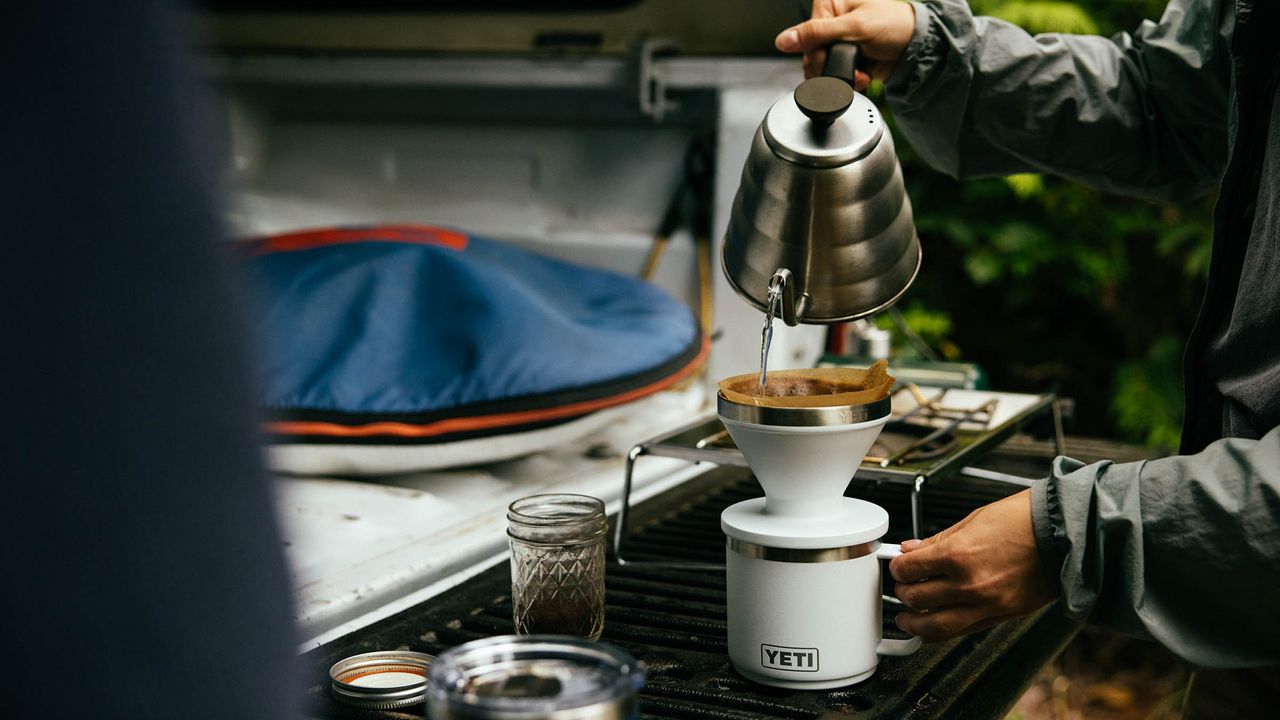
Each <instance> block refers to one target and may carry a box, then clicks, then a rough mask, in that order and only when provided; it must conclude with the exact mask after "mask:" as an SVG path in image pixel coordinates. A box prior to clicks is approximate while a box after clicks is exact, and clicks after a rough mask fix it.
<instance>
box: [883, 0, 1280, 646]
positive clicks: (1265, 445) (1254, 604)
mask: <svg viewBox="0 0 1280 720" xmlns="http://www.w3.org/2000/svg"><path fill="white" fill-rule="evenodd" d="M914 6H915V10H916V32H915V35H914V37H913V39H912V41H911V44H910V46H909V47H908V49H907V51H906V55H905V57H904V58H903V60H902V61H901V62H900V64H899V66H898V68H897V69H896V70H895V72H894V74H893V76H892V77H891V78H890V79H889V82H888V83H887V86H886V96H887V99H888V102H889V106H890V107H891V108H892V110H893V112H894V116H895V118H896V120H897V122H898V126H899V128H900V129H901V130H902V131H903V132H904V133H905V135H906V136H907V138H908V139H909V140H910V141H911V144H912V145H913V147H915V148H916V150H917V151H919V152H920V153H921V154H922V155H923V156H924V158H925V159H926V160H927V161H928V162H929V163H930V164H932V165H933V166H935V167H937V168H938V169H940V170H942V171H944V172H946V173H948V174H950V175H952V176H955V177H970V176H975V175H995V174H1007V173H1012V172H1026V171H1044V172H1049V173H1053V174H1057V175H1062V176H1065V177H1068V178H1071V179H1074V180H1076V181H1079V182H1082V183H1085V184H1087V185H1091V186H1094V187H1097V188H1101V189H1104V190H1109V191H1115V192H1121V193H1125V194H1129V195H1141V196H1146V197H1156V198H1165V199H1177V198H1182V197H1188V196H1192V195H1195V194H1198V193H1201V192H1204V191H1206V190H1208V189H1211V188H1212V187H1214V186H1215V185H1216V183H1217V182H1218V181H1219V179H1220V175H1221V173H1222V171H1223V167H1224V165H1225V162H1226V156H1227V142H1228V127H1229V126H1231V125H1234V118H1229V117H1228V112H1229V110H1228V108H1229V91H1230V89H1231V88H1230V62H1231V60H1230V57H1229V55H1228V48H1229V41H1230V37H1231V33H1232V29H1233V24H1234V15H1233V11H1232V7H1231V3H1227V2H1221V3H1219V2H1208V1H1205V2H1191V1H1189V0H1174V1H1173V2H1171V3H1170V4H1169V6H1168V9H1167V10H1166V11H1165V14H1164V17H1163V18H1162V19H1161V20H1160V22H1159V23H1144V24H1143V25H1142V26H1141V27H1140V28H1139V29H1138V30H1137V31H1136V32H1135V33H1133V34H1132V35H1128V34H1121V35H1118V36H1116V37H1114V38H1112V39H1110V40H1108V39H1105V38H1101V37H1085V36H1071V35H1055V34H1046V35H1039V36H1035V37H1032V36H1030V35H1028V34H1027V33H1026V32H1024V31H1022V30H1021V29H1019V28H1017V27H1015V26H1013V25H1010V24H1008V23H1005V22H1002V21H999V20H995V19H991V18H981V17H977V18H976V17H973V15H972V14H971V13H970V11H969V9H968V7H967V5H966V4H965V3H963V2H956V1H954V0H930V1H929V2H925V3H915V4H914ZM1032 517H1033V521H1034V525H1035V529H1036V535H1037V541H1038V543H1039V546H1040V550H1041V553H1042V555H1043V556H1044V557H1045V559H1046V561H1047V562H1049V563H1050V564H1051V566H1053V567H1057V568H1060V581H1061V586H1062V592H1063V600H1064V605H1065V607H1066V610H1067V612H1068V613H1069V614H1070V615H1071V616H1073V617H1075V618H1077V619H1080V620H1086V621H1088V622H1091V623H1095V624H1097V625H1101V626H1104V627H1109V628H1112V629H1114V630H1118V631H1120V632H1124V633H1128V634H1132V635H1137V636H1141V637H1150V638H1154V639H1156V640H1158V641H1160V642H1161V643H1163V644H1164V645H1166V646H1167V647H1169V648H1170V649H1171V650H1173V651H1174V652H1175V653H1177V654H1178V655H1180V656H1181V657H1183V658H1186V659H1187V660H1189V661H1191V662H1193V663H1196V664H1199V665H1204V666H1210V667H1245V666H1258V665H1268V664H1275V663H1280V621H1278V620H1277V618H1276V613H1277V612H1280V582H1277V578H1278V577H1280V429H1276V430H1272V431H1271V432H1269V433H1267V434H1266V435H1265V436H1264V437H1262V438H1261V439H1260V440H1244V439H1229V440H1219V441H1218V442H1215V443H1213V444H1211V445H1209V446H1208V448H1206V449H1205V450H1204V451H1202V452H1200V453H1198V454H1196V455H1187V456H1178V457H1172V458H1166V459H1163V460H1153V461H1149V462H1142V463H1127V464H1114V463H1109V462H1103V463H1097V464H1094V465H1089V466H1084V465H1082V464H1081V463H1079V462H1076V461H1074V460H1070V459H1067V458H1059V459H1058V460H1056V461H1055V463H1054V465H1053V468H1052V474H1051V476H1050V477H1049V478H1047V479H1045V480H1041V481H1039V482H1037V483H1036V484H1035V485H1034V486H1033V487H1032Z"/></svg>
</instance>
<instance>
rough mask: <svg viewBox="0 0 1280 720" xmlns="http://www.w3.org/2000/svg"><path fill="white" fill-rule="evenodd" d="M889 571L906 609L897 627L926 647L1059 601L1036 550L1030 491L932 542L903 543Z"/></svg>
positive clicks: (976, 515)
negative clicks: (913, 636)
mask: <svg viewBox="0 0 1280 720" xmlns="http://www.w3.org/2000/svg"><path fill="white" fill-rule="evenodd" d="M889 572H890V574H892V575H893V579H894V580H895V581H896V583H897V584H896V586H895V588H894V592H895V594H896V595H897V596H898V599H899V600H901V601H902V602H903V603H904V604H905V605H906V606H907V607H908V608H910V610H909V611H908V612H903V613H900V614H899V615H898V617H897V623H898V627H900V628H902V629H903V630H905V631H907V632H909V633H911V634H912V635H919V636H920V637H922V638H924V639H926V640H945V639H947V638H952V637H956V636H957V635H966V634H968V633H971V632H977V631H978V630H983V629H985V628H988V627H991V626H992V625H996V624H998V623H1001V622H1004V621H1005V620H1009V619H1011V618H1014V617H1017V616H1019V615H1026V614H1027V613H1030V612H1033V611H1035V610H1038V609H1040V608H1041V607H1043V606H1044V605H1046V604H1048V603H1050V602H1052V601H1053V600H1054V599H1056V598H1057V596H1058V584H1057V581H1056V579H1055V578H1054V577H1053V573H1052V571H1051V570H1050V569H1049V568H1046V567H1044V563H1042V562H1041V560H1040V552H1039V550H1038V549H1037V548H1036V538H1035V532H1034V530H1033V529H1032V526H1031V491H1030V490H1024V491H1022V492H1020V493H1018V494H1016V495H1012V496H1010V497H1007V498H1005V499H1004V500H1000V501H998V502H994V503H992V504H990V505H987V506H985V507H980V508H978V509H977V510H974V511H973V512H972V513H970V514H969V516H968V517H966V518H965V519H964V520H961V521H960V522H958V523H956V524H955V525H952V526H951V527H949V528H947V529H946V530H943V531H942V532H940V533H938V534H937V535H934V536H933V537H931V538H927V539H925V540H908V541H906V542H904V543H902V555H901V556H899V557H896V558H894V559H893V561H892V562H891V563H889Z"/></svg>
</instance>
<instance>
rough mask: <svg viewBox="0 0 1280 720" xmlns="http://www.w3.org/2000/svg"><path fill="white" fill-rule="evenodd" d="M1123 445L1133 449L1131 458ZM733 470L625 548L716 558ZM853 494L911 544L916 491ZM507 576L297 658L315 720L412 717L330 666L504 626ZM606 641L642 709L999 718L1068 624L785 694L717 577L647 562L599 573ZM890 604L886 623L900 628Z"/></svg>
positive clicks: (956, 498)
mask: <svg viewBox="0 0 1280 720" xmlns="http://www.w3.org/2000/svg"><path fill="white" fill-rule="evenodd" d="M1068 449H1069V450H1071V451H1072V452H1073V455H1075V456H1076V457H1080V458H1081V459H1085V460H1088V459H1091V458H1099V457H1107V456H1110V457H1114V458H1116V459H1125V451H1124V448H1123V447H1120V446H1114V445H1112V444H1109V443H1102V444H1099V443H1093V444H1085V445H1083V446H1071V447H1069V448H1068ZM1051 452H1052V445H1051V444H1050V443H1037V442H1034V441H1026V440H1023V439H1018V440H1017V441H1016V442H1008V443H1006V444H1005V446H1003V447H1002V448H1001V451H1000V452H999V453H995V454H993V455H992V456H991V457H989V458H988V460H989V462H988V463H987V465H988V467H992V468H994V469H995V470H997V471H1009V472H1034V468H1044V467H1045V466H1046V465H1047V463H1048V460H1049V458H1050V457H1051ZM1130 454H1131V453H1130ZM1018 489H1019V488H1017V487H1016V486H1012V485H1009V484H1007V483H1000V482H995V481H990V480H984V479H980V478H971V477H965V476H958V477H955V478H953V479H952V480H951V481H949V482H947V483H943V484H940V485H939V486H938V487H936V488H934V489H933V490H932V491H931V494H930V498H929V502H930V513H929V523H928V525H927V526H926V527H925V528H923V531H924V532H925V533H926V534H927V533H932V532H936V531H937V530H940V529H941V528H943V527H945V526H947V525H949V524H951V523H954V522H955V521H957V520H959V519H961V518H963V517H964V516H965V515H966V514H968V513H969V512H970V511H971V510H973V509H974V508H976V507H978V506H979V505H982V504H985V503H987V502H991V501H993V500H995V499H998V498H1000V497H1004V496H1006V495H1007V494H1009V493H1011V492H1013V491H1016V490H1018ZM761 494H762V493H761V490H760V488H759V485H758V484H757V483H756V481H755V480H754V478H752V477H751V476H750V474H749V473H748V472H747V471H746V470H745V469H744V468H740V467H733V466H726V467H718V468H715V469H712V470H710V471H709V472H707V473H705V474H703V475H700V476H698V477H697V478H694V479H693V480H690V481H688V482H686V483H684V484H683V485H681V486H679V487H677V488H675V489H673V490H670V491H668V492H666V493H663V494H662V495H659V496H657V497H655V498H652V499H650V500H648V501H646V502H644V503H641V504H639V505H637V506H636V507H635V508H633V509H632V510H633V512H632V514H631V527H632V533H631V540H630V541H629V547H630V552H631V553H632V554H633V556H634V557H635V558H636V559H637V560H645V561H658V560H661V561H680V562H686V563H690V564H696V563H709V562H723V555H724V536H723V535H722V534H721V532H720V529H719V517H720V512H721V510H723V509H724V508H725V507H727V506H729V505H731V504H733V503H735V502H738V501H739V500H743V499H746V498H749V497H758V496H760V495H761ZM848 494H849V495H852V496H856V497H861V498H864V499H867V500H871V501H873V502H876V503H878V504H880V505H881V506H883V507H885V509H886V510H888V511H889V514H890V532H889V535H888V536H887V537H886V540H888V541H891V542H897V541H900V540H902V539H905V538H906V537H907V535H908V532H907V529H908V528H910V527H911V525H910V522H909V520H910V517H911V498H910V493H909V492H908V491H907V488H905V487H904V486H902V485H900V484H896V483H885V482H881V481H876V480H870V479H862V478H861V477H860V478H859V479H858V480H855V481H854V482H853V483H852V485H851V486H850V489H849V493H848ZM510 588H511V576H510V568H509V565H508V564H507V563H502V564H500V565H497V566H495V567H493V568H491V569H489V570H487V571H485V572H482V573H480V574H479V575H477V576H475V577H473V578H471V579H470V580H468V581H467V582H465V583H463V584H462V585H459V586H458V587H455V588H453V589H451V590H449V591H446V592H444V593H442V594H441V595H439V596H437V597H435V598H432V599H430V600H427V601H425V602H423V603H421V604H419V605H416V606H414V607H411V608H409V609H407V610H404V611H402V612H400V613H398V614H396V615H393V616H391V617H389V618H386V619H385V620H382V621H380V622H377V623H375V624H373V625H370V626H368V627H366V628H363V629H361V630H358V631H356V632H354V633H352V634H350V635H347V636H345V637H342V638H340V639H338V640H335V641H333V642H331V643H329V644H327V645H324V646H322V647H319V648H316V649H315V650H312V651H310V652H308V653H307V654H306V655H305V656H304V660H305V662H306V665H307V668H308V672H309V674H310V687H309V690H308V696H309V699H310V705H311V715H312V716H313V717H318V718H413V717H420V716H421V713H422V708H421V707H417V708H409V709H407V710H406V711H398V712H397V711H377V712H370V711H360V710H355V709H352V708H348V707H346V706H343V705H340V704H338V703H336V702H335V701H334V700H333V699H332V698H331V697H330V696H329V689H328V688H329V685H328V675H327V670H328V668H329V666H330V665H331V664H332V663H334V662H336V661H337V660H339V659H341V658H343V657H346V656H348V655H353V654H356V653H361V652H370V651H373V650H390V649H397V648H401V649H408V650H415V651H420V652H426V653H431V654H438V653H440V652H442V651H444V650H446V649H447V648H449V647H452V646H454V645H457V644H459V643H463V642H467V641H469V640H476V639H480V638H484V637H489V636H493V635H499V634H506V633H510V632H512V630H513V623H512V619H511V601H510ZM605 600H606V620H605V631H604V638H603V639H604V640H606V641H608V642H611V643H614V644H617V645H619V646H621V647H623V648H625V649H626V650H628V651H629V652H631V653H632V654H634V655H635V656H636V657H637V658H639V659H640V660H642V661H643V662H644V663H645V665H646V667H647V669H648V678H649V679H648V684H647V685H646V687H645V689H644V690H643V692H642V694H641V699H640V709H641V714H642V717H645V718H655V719H656V718H721V719H723V720H748V719H751V718H756V719H759V718H819V717H832V716H849V717H855V718H894V719H900V718H943V717H945V718H961V719H963V718H978V717H985V718H992V717H1001V716H1002V715H1003V713H1004V712H1005V710H1006V709H1007V708H1008V706H1009V705H1011V704H1012V703H1013V701H1014V700H1015V699H1016V697H1017V695H1018V694H1019V692H1020V691H1021V689H1022V688H1023V687H1025V686H1026V685H1027V683H1029V682H1030V680H1031V678H1032V676H1033V675H1034V674H1035V673H1036V671H1037V670H1038V669H1039V668H1040V667H1041V666H1042V665H1043V664H1044V663H1045V662H1047V661H1048V660H1049V659H1050V658H1052V657H1054V656H1055V655H1056V654H1057V653H1058V652H1059V651H1060V650H1061V648H1062V647H1063V646H1064V645H1065V644H1066V643H1067V642H1068V641H1069V640H1070V638H1071V637H1072V636H1073V634H1074V633H1075V631H1076V627H1077V626H1076V625H1074V624H1073V623H1071V622H1070V621H1068V620H1067V619H1066V618H1064V617H1063V615H1062V613H1061V612H1060V611H1059V610H1058V608H1057V606H1056V605H1054V606H1050V607H1049V608H1047V609H1046V610H1043V611H1041V612H1039V613H1036V614H1034V615H1032V616H1029V617H1025V618H1021V619H1017V620H1014V621H1011V622H1009V623H1005V624H1003V625H1000V626H997V627H995V628H992V629H990V630H986V631H983V632H980V633H977V634H974V635H971V636H968V637H964V638H959V639H956V640H952V641H948V642H944V643H935V644H926V645H925V646H924V647H923V648H922V649H921V650H920V651H919V652H917V653H916V654H915V655H912V656H909V657H903V658H885V659H884V660H883V661H882V663H881V665H880V668H879V669H878V670H877V671H876V674H875V675H874V676H873V677H872V678H871V679H869V680H867V681H865V682H863V683H860V684H858V685H855V686H852V687H848V688H842V689H837V690H830V691H792V690H782V689H777V688H769V687H765V686H761V685H757V684H755V683H752V682H750V681H748V680H746V679H744V678H743V677H741V676H740V675H738V674H737V673H736V672H735V671H734V670H733V669H732V667H731V666H730V664H729V659H728V656H727V654H726V653H727V649H726V628H725V579H724V574H723V572H716V571H707V570H706V569H701V570H679V569H670V568H666V567H654V566H647V565H643V564H637V565H633V566H621V565H619V564H617V563H616V562H610V563H609V564H608V567H607V570H606V594H605ZM894 612H895V608H894V607H892V606H891V605H889V606H886V607H885V613H884V615H885V620H886V627H885V632H886V635H888V636H891V637H893V636H897V637H902V635H901V634H900V633H899V632H898V631H897V629H896V627H895V626H893V624H892V618H893V615H894Z"/></svg>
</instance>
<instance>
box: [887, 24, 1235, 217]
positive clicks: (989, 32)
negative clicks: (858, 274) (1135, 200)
mask: <svg viewBox="0 0 1280 720" xmlns="http://www.w3.org/2000/svg"><path fill="white" fill-rule="evenodd" d="M1226 4H1227V5H1229V3H1226ZM912 5H913V6H914V7H915V11H916V30H915V35H914V36H913V38H912V40H911V43H910V45H909V46H908V47H907V50H906V53H905V56H904V57H903V59H902V60H901V61H900V62H899V64H898V67H897V68H896V70H895V71H894V74H893V76H892V77H890V78H889V82H888V83H887V85H886V97H887V99H888V102H889V107H890V108H891V109H892V110H893V114H894V118H895V119H896V120H897V123H898V127H899V128H900V129H901V130H902V131H903V133H905V134H906V136H907V138H908V139H909V140H911V145H912V147H914V148H915V149H916V150H917V151H918V152H919V153H920V154H921V155H922V156H923V157H924V159H925V160H926V161H928V162H929V164H930V165H932V166H933V167H935V168H937V169H939V170H941V171H943V172H945V173H947V174H948V175H951V176H952V177H957V178H960V177H973V176H979V175H1006V174H1009V173H1016V172H1035V171H1045V172H1050V173H1053V174H1055V175H1061V176H1063V177H1067V178H1070V179H1072V180H1076V181H1078V182H1081V183H1084V184H1086V185H1090V186H1092V187H1096V188H1099V189H1102V190H1108V191H1114V192H1120V193H1124V194H1127V195H1138V196H1142V197H1150V198H1158V199H1178V198H1185V197H1191V196H1195V195H1198V194H1203V193H1204V192H1206V191H1208V190H1210V189H1212V188H1213V187H1215V186H1216V184H1217V182H1218V181H1219V179H1220V178H1221V175H1222V170H1223V168H1224V167H1225V165H1226V158H1227V107H1228V91H1229V83H1230V58H1229V56H1228V50H1227V48H1228V44H1227V43H1228V38H1229V35H1230V32H1231V26H1232V24H1233V21H1232V17H1231V13H1230V12H1229V11H1226V10H1224V9H1223V8H1221V7H1220V3H1219V2H1208V1H1205V2H1191V1H1188V0H1174V2H1171V3H1170V4H1169V7H1168V9H1167V10H1166V11H1165V14H1164V17H1163V18H1161V20H1160V22H1159V23H1158V24H1156V23H1151V22H1146V23H1143V24H1142V26H1141V27H1139V28H1138V30H1137V31H1136V32H1135V33H1133V34H1132V35H1130V34H1128V33H1120V34H1118V35H1116V36H1115V37H1113V38H1111V39H1107V38H1103V37H1098V36H1091V35H1065V34H1055V33H1046V34H1043V35H1036V36H1034V37H1033V36H1031V35H1029V34H1027V33H1026V31H1024V30H1022V29H1021V28H1019V27H1017V26H1015V25H1011V24H1010V23H1007V22H1004V21H1002V20H996V19H994V18H987V17H974V16H973V15H972V13H970V11H969V7H968V5H967V4H966V3H964V2H962V1H960V0H930V1H929V2H924V3H912Z"/></svg>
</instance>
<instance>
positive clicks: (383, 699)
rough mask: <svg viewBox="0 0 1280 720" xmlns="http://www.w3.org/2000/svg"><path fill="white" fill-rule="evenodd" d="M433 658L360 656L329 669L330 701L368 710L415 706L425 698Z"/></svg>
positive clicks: (406, 653)
mask: <svg viewBox="0 0 1280 720" xmlns="http://www.w3.org/2000/svg"><path fill="white" fill-rule="evenodd" d="M434 659H435V658H434V657H432V656H431V655H427V654H426V653H420V652H413V651H410V650H385V651H380V652H369V653H362V654H360V655H352V656H351V657H349V658H345V659H342V660H339V661H338V662H336V663H334V664H333V667H331V668H329V687H330V692H331V693H332V694H333V698H334V699H335V700H337V701H339V702H342V703H345V704H347V705H352V706H355V707H359V708H364V709H367V710H393V709H395V708H402V707H408V706H410V705H417V704H419V703H421V702H422V701H423V699H424V698H425V697H426V694H427V670H428V668H429V667H430V666H431V663H432V661H433V660H434Z"/></svg>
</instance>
